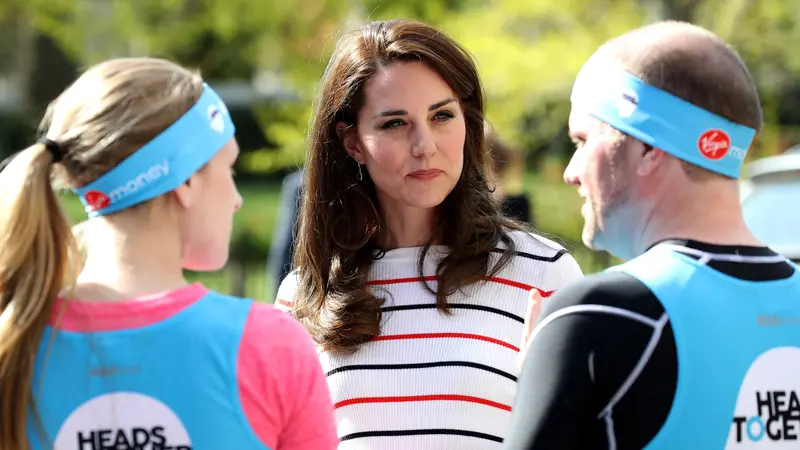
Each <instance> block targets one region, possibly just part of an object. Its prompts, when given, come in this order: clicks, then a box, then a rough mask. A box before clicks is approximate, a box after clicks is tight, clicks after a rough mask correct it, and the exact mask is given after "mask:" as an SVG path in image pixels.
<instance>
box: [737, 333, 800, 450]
mask: <svg viewBox="0 0 800 450" xmlns="http://www.w3.org/2000/svg"><path fill="white" fill-rule="evenodd" d="M798 374H800V348H797V347H779V348H774V349H772V350H769V351H767V352H765V353H763V354H762V355H760V356H759V357H758V358H756V360H755V361H754V362H753V364H752V365H751V366H750V369H748V371H747V374H746V375H745V377H744V380H743V381H742V385H741V386H740V387H739V396H738V398H737V399H736V410H735V411H734V413H733V422H732V423H731V429H730V432H729V434H728V444H727V446H726V447H725V448H726V449H737V450H739V449H742V450H744V449H754V450H755V449H784V448H785V449H790V448H792V449H796V448H798V441H799V440H800V397H798V395H800V376H798Z"/></svg>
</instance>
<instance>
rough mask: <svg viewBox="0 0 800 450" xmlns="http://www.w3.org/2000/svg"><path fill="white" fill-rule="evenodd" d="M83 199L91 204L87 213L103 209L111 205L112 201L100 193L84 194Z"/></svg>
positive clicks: (90, 192)
mask: <svg viewBox="0 0 800 450" xmlns="http://www.w3.org/2000/svg"><path fill="white" fill-rule="evenodd" d="M83 199H84V200H86V203H88V204H89V208H88V209H89V210H88V211H87V212H92V211H97V210H99V209H103V208H105V207H106V206H108V205H109V204H110V203H111V199H110V198H108V196H107V195H106V194H103V193H102V192H100V191H89V192H87V193H86V194H84V196H83Z"/></svg>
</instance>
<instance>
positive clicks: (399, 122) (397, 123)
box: [381, 119, 403, 130]
mask: <svg viewBox="0 0 800 450" xmlns="http://www.w3.org/2000/svg"><path fill="white" fill-rule="evenodd" d="M401 125H403V121H402V120H400V119H396V120H390V121H388V122H386V123H384V124H383V125H381V129H383V130H388V129H390V128H397V127H399V126H401Z"/></svg>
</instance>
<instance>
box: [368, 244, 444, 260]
mask: <svg viewBox="0 0 800 450" xmlns="http://www.w3.org/2000/svg"><path fill="white" fill-rule="evenodd" d="M423 248H424V247H423V246H419V247H401V248H395V249H392V250H388V251H386V252H385V253H384V254H383V256H382V257H380V258H379V259H378V260H377V261H376V262H379V261H386V262H396V261H406V260H413V261H416V260H417V259H418V258H419V254H420V252H422V249H423ZM447 250H448V247H447V246H446V245H431V247H430V249H429V250H428V257H429V258H430V257H431V256H434V255H437V256H438V255H446V254H447Z"/></svg>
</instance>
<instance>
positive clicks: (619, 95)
mask: <svg viewBox="0 0 800 450" xmlns="http://www.w3.org/2000/svg"><path fill="white" fill-rule="evenodd" d="M571 101H572V104H573V107H576V108H580V109H581V110H583V111H586V112H587V113H589V114H590V115H592V116H594V117H596V118H597V119H599V120H601V121H603V122H605V123H607V124H609V125H611V126H612V127H614V128H616V129H618V130H620V131H622V132H624V133H626V134H628V135H630V136H633V137H634V138H636V139H638V140H640V141H642V142H644V143H646V144H649V145H652V146H653V147H656V148H659V149H661V150H664V151H665V152H667V153H669V154H671V155H673V156H675V157H676V158H679V159H681V160H684V161H686V162H689V163H691V164H694V165H696V166H699V167H702V168H704V169H707V170H710V171H712V172H716V173H719V174H722V175H726V176H728V177H731V178H739V175H740V172H741V167H742V164H743V163H744V159H745V156H746V155H747V151H748V149H749V148H750V144H751V143H752V142H753V138H754V136H755V134H756V130H754V129H752V128H749V127H746V126H744V125H740V124H737V123H734V122H731V121H730V120H727V119H725V118H723V117H720V116H718V115H716V114H713V113H711V112H709V111H706V110H705V109H702V108H700V107H698V106H695V105H693V104H691V103H689V102H687V101H685V100H682V99H680V98H678V97H676V96H674V95H672V94H670V93H668V92H665V91H662V90H661V89H658V88H655V87H653V86H650V85H648V84H646V83H645V82H644V81H642V80H641V79H640V78H638V77H635V76H633V75H632V74H630V73H629V72H627V71H625V70H623V69H622V68H621V67H620V66H619V65H618V64H617V63H615V62H613V61H610V60H609V59H608V58H606V57H603V56H598V54H597V53H596V54H595V55H594V56H592V57H591V58H590V59H589V61H587V62H586V64H585V65H584V66H583V68H582V69H581V71H580V73H579V74H578V77H577V79H576V80H575V84H574V86H573V89H572V96H571Z"/></svg>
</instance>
